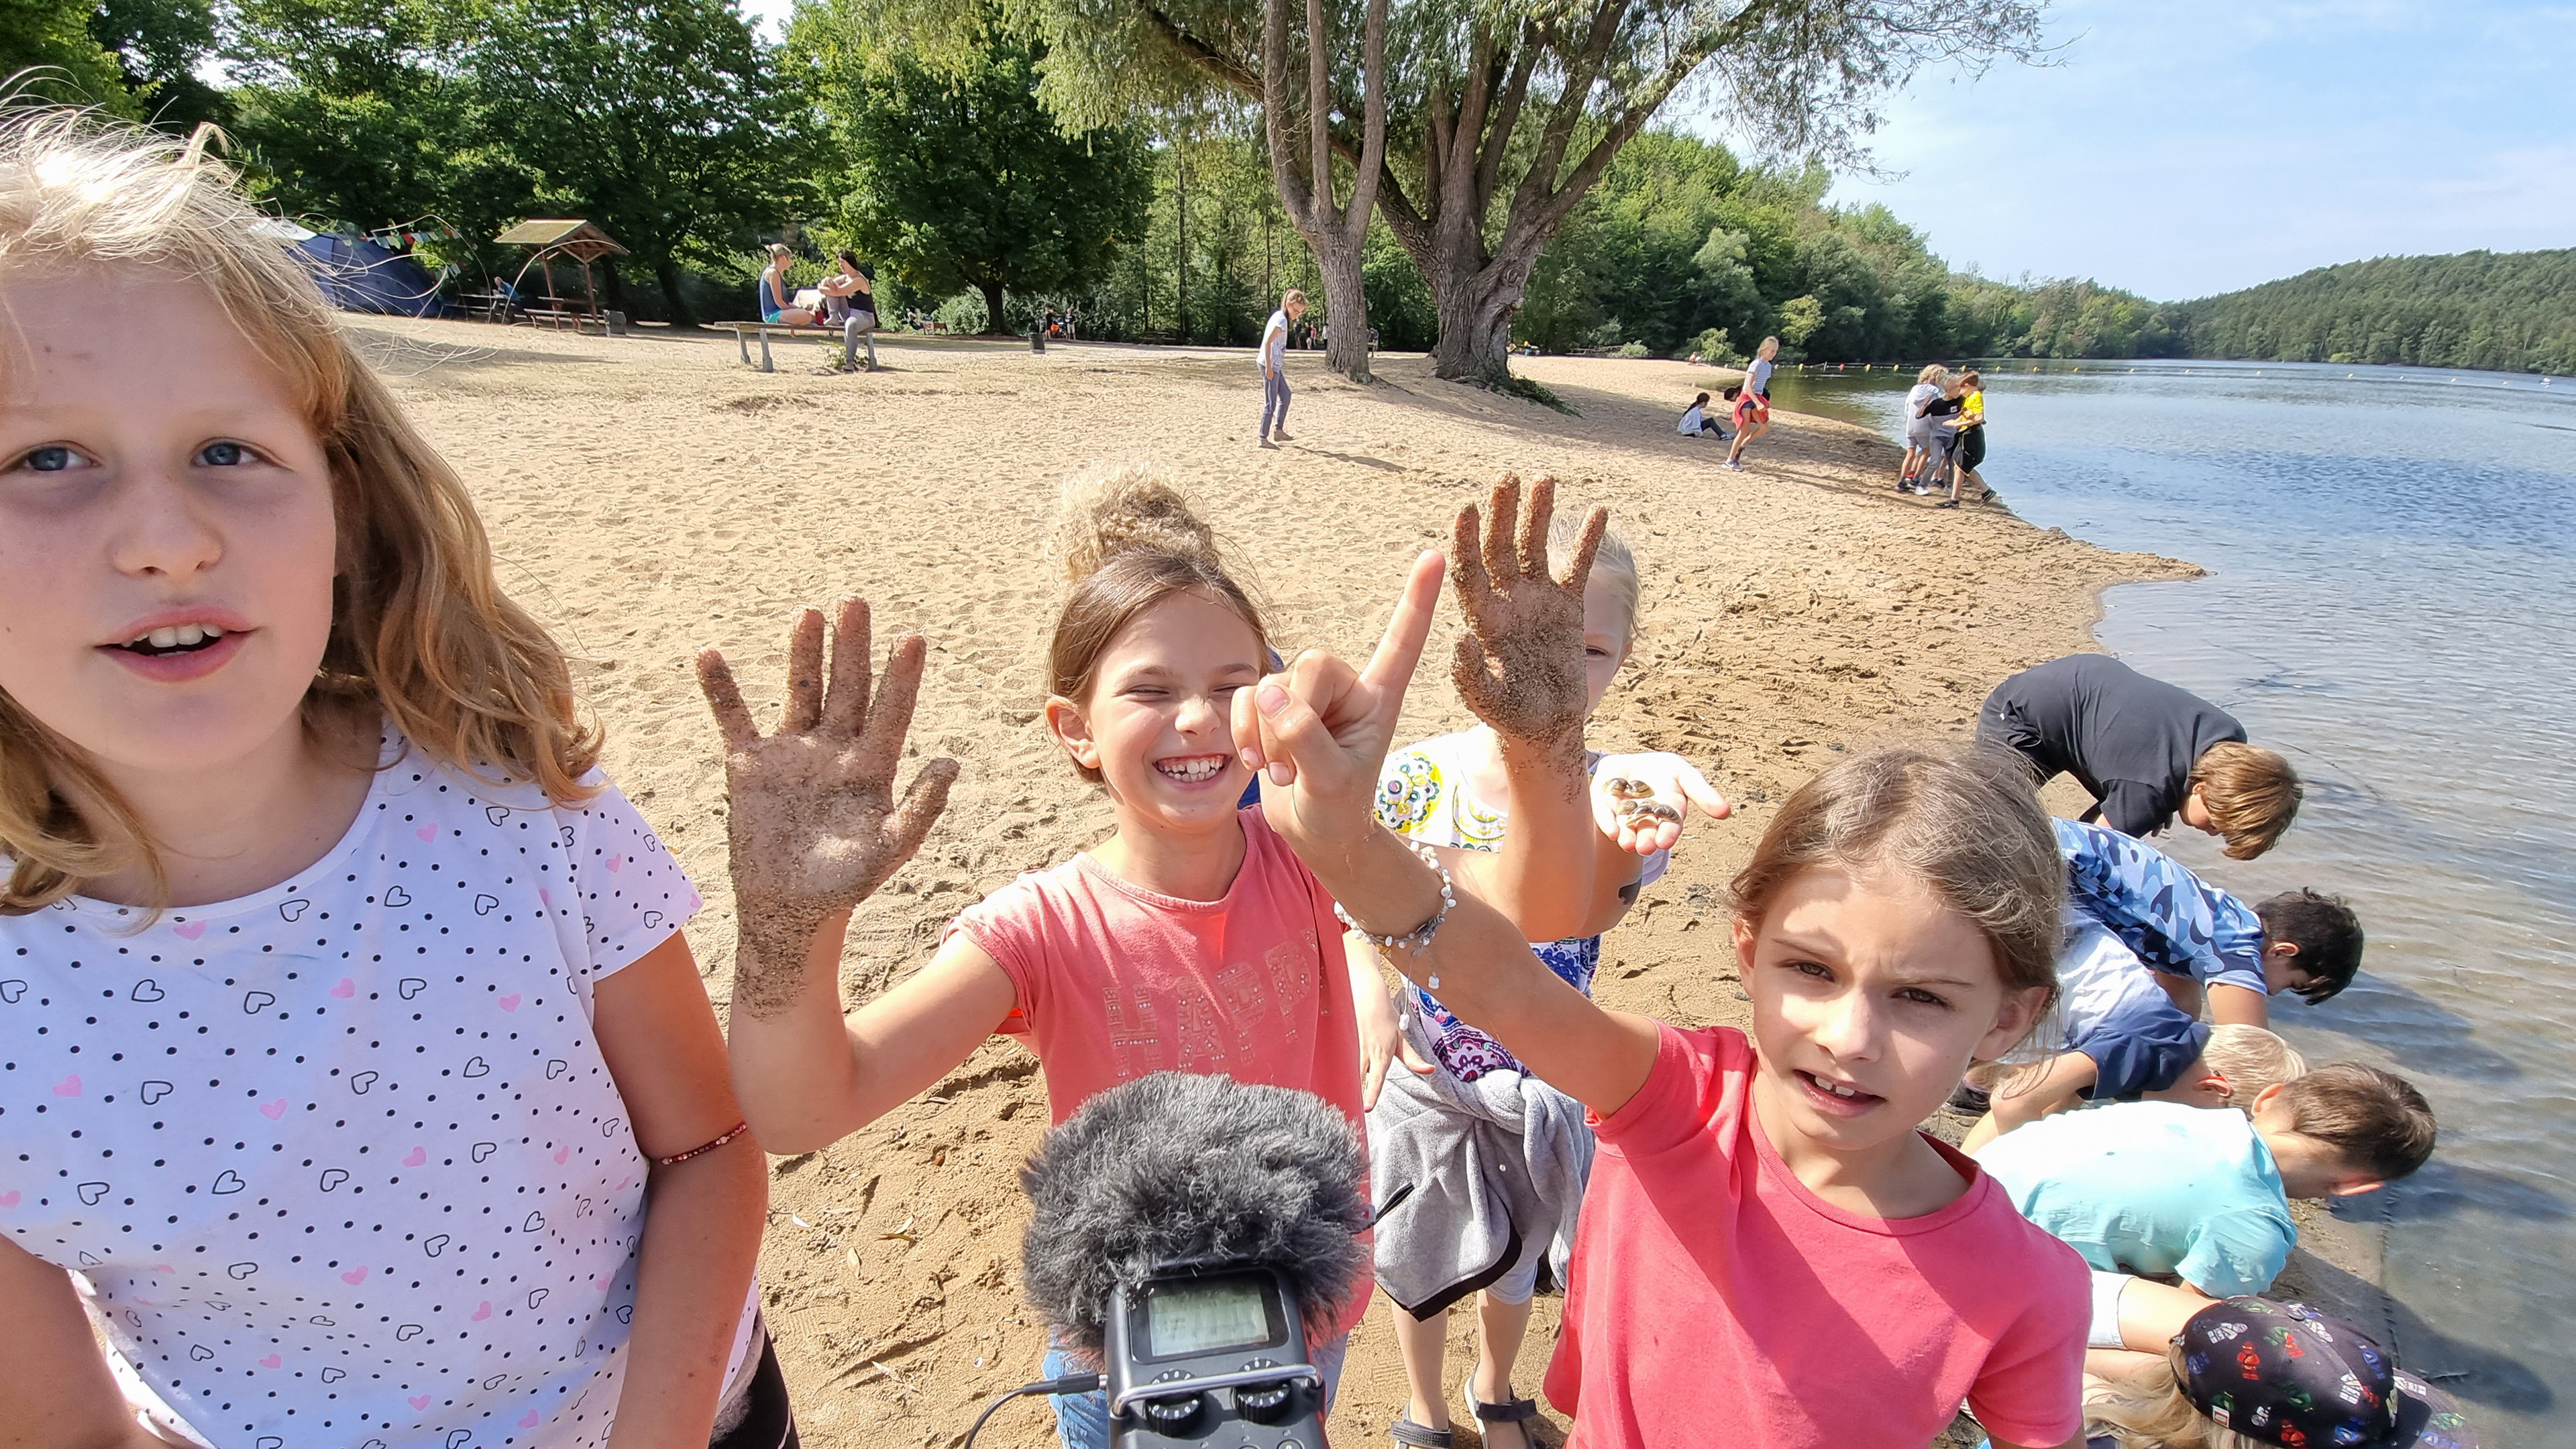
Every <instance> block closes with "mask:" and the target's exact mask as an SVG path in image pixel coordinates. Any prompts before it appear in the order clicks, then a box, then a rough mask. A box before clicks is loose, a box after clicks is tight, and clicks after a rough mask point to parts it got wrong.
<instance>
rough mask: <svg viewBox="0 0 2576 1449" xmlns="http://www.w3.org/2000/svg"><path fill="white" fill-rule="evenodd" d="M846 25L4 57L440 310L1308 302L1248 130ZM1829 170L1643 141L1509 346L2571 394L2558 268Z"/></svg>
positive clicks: (1234, 326) (1414, 334)
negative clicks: (234, 165)
mask: <svg viewBox="0 0 2576 1449" xmlns="http://www.w3.org/2000/svg"><path fill="white" fill-rule="evenodd" d="M834 17H835V11H834V7H833V6H831V5H829V4H821V3H817V4H810V5H808V6H806V7H804V8H802V9H800V11H799V14H798V17H797V21H796V23H795V26H794V27H793V28H792V29H791V33H790V36H789V38H788V41H787V43H786V44H783V45H774V46H773V45H769V44H766V43H764V42H763V41H761V40H760V39H759V38H758V36H757V35H756V34H755V33H754V32H753V31H752V29H751V28H750V26H749V25H748V24H747V23H746V22H745V21H744V19H743V17H742V16H741V14H740V13H739V11H738V10H737V9H735V7H734V6H733V5H732V4H731V3H729V0H640V3H626V4H616V3H609V0H235V3H231V4H225V5H221V6H218V5H216V4H214V3H212V0H105V3H103V4H97V5H84V4H78V3H73V0H22V3H19V4H15V5H12V6H10V7H8V9H7V11H6V12H5V13H0V67H5V68H7V69H10V70H15V69H17V68H19V67H20V66H22V65H26V64H30V63H43V64H47V65H50V66H52V67H53V68H54V71H53V74H54V75H55V76H56V77H57V81H56V84H57V85H58V86H60V87H62V88H64V89H66V90H68V91H69V92H71V93H75V94H79V95H84V96H91V97H97V96H101V95H104V96H105V97H106V98H107V101H108V104H109V106H110V108H111V109H116V110H121V111H123V112H125V113H126V114H130V115H135V116H138V117H145V118H148V119H150V120H151V121H152V122H153V123H155V124H158V125H161V126H164V127H166V128H170V129H173V130H180V131H184V130H186V129H188V128H189V127H191V126H193V125H194V124H195V123H196V122H197V121H200V120H212V121H215V122H217V123H219V124H221V125H223V126H224V127H225V128H226V130H227V131H228V133H229V135H230V136H231V138H232V142H233V150H232V154H233V156H234V158H235V160H236V161H237V162H239V163H240V164H242V165H243V166H244V168H245V170H246V171H247V173H248V175H249V178H250V181H251V183H252V185H253V186H254V187H255V188H256V189H258V190H259V191H260V192H261V193H262V194H263V196H264V197H265V199H267V200H268V201H269V202H271V203H272V204H273V205H274V206H275V207H276V208H277V209H278V210H279V211H281V212H282V213H284V214H286V215H288V216H292V217H296V218H298V219H300V220H303V221H304V222H305V223H306V224H307V225H311V226H314V227H315V228H316V229H325V230H338V231H349V232H377V233H382V232H385V231H388V230H396V231H402V232H407V233H408V234H409V235H410V237H411V238H412V240H413V242H414V244H416V245H417V246H418V247H419V249H420V250H421V251H422V253H423V254H424V258H425V259H426V260H428V261H431V262H433V263H435V264H443V265H445V266H448V267H450V268H452V269H453V275H454V278H455V285H456V286H457V287H458V289H459V290H481V289H483V287H484V286H485V285H486V278H487V277H488V276H490V275H491V274H493V273H496V272H497V273H500V274H502V275H508V274H509V272H510V271H511V269H512V268H514V267H516V266H517V265H518V264H519V261H520V257H519V254H517V253H514V252H512V251H510V250H509V249H506V248H499V247H495V246H493V245H491V244H490V243H489V241H488V238H490V237H491V236H493V235H495V234H497V233H498V231H500V230H501V229H502V228H503V227H505V226H507V225H508V224H509V223H511V222H513V221H516V220H518V219H520V218H522V217H525V216H530V215H580V216H587V217H589V218H591V219H593V220H595V221H598V222H599V223H600V224H601V225H602V226H604V227H606V228H607V229H608V230H609V231H610V232H611V233H612V234H614V235H616V236H618V237H619V238H620V239H621V240H623V241H625V242H626V243H627V244H628V245H629V246H630V247H632V248H633V249H634V254H633V255H632V256H630V257H628V258H625V259H622V261H621V262H616V263H612V264H611V265H610V266H609V268H608V275H607V288H608V292H609V294H610V298H611V301H612V305H618V306H620V307H622V309H623V310H626V311H628V312H630V313H631V314H634V315H636V316H639V317H645V318H656V319H666V320H678V321H686V320H692V319H696V318H712V317H731V316H739V315H745V314H746V313H747V311H748V306H749V297H750V291H751V285H752V278H753V277H754V276H755V275H756V274H757V272H758V269H759V266H760V261H761V258H760V248H761V247H762V246H763V245H764V244H765V243H767V242H769V241H772V240H780V239H783V240H786V241H788V242H789V243H790V244H791V245H792V246H794V247H795V248H796V250H797V251H798V253H799V256H800V258H801V260H800V262H799V267H798V275H797V278H796V279H797V280H799V281H805V280H810V279H811V278H812V277H814V276H818V275H819V274H820V273H821V272H822V270H823V269H824V260H825V258H826V256H827V255H828V253H829V251H830V250H831V249H833V248H836V247H840V246H852V247H855V248H856V249H858V250H859V251H860V252H861V253H862V255H863V256H865V257H866V258H867V260H869V261H870V262H871V263H873V264H875V266H876V268H877V270H878V273H879V276H880V280H881V283H882V284H883V285H884V287H885V289H886V292H885V297H884V300H885V301H886V303H887V304H888V309H887V310H888V311H889V313H890V315H895V316H902V315H905V313H907V312H909V311H912V310H916V309H917V310H918V312H919V313H920V314H922V315H925V316H934V315H935V316H937V317H939V318H940V319H941V320H942V321H944V322H946V323H947V324H948V325H949V326H951V327H953V328H957V329H960V330H972V329H977V328H982V327H984V326H986V325H988V322H989V320H990V312H991V310H992V305H993V302H994V300H995V299H997V298H998V299H1000V302H1001V307H1002V311H1003V314H1004V315H1003V317H1002V318H1001V319H1000V320H1001V325H1002V326H1003V327H1005V328H1008V329H1010V330H1014V331H1024V330H1026V329H1027V327H1028V326H1029V325H1030V323H1031V321H1032V320H1033V319H1034V318H1035V317H1036V316H1037V315H1038V314H1039V313H1041V312H1042V311H1043V310H1045V309H1047V308H1050V307H1052V308H1054V309H1057V310H1058V311H1066V312H1071V313H1073V314H1074V315H1076V316H1077V317H1079V318H1080V321H1081V326H1082V329H1083V332H1084V334H1085V335H1087V336H1092V337H1099V338H1107V339H1146V338H1151V339H1158V340H1159V339H1170V340H1186V341H1191V342H1199V343H1219V344H1242V345H1249V344H1250V343H1251V342H1252V341H1253V340H1254V339H1255V338H1256V337H1257V336H1258V334H1259V330H1260V326H1261V323H1262V320H1263V319H1264V318H1265V317H1267V315H1268V313H1269V310H1270V308H1271V306H1273V305H1274V304H1275V299H1276V297H1277V295H1278V294H1279V292H1280V291H1282V290H1284V289H1285V288H1287V287H1290V286H1302V287H1305V288H1307V289H1309V290H1310V291H1312V292H1314V293H1315V296H1316V301H1317V302H1318V303H1319V304H1320V302H1321V301H1322V292H1321V289H1320V277H1319V274H1318V269H1317V266H1316V263H1315V259H1314V257H1313V254H1312V253H1311V252H1310V251H1309V249H1308V246H1307V243H1306V241H1305V240H1304V238H1303V237H1301V236H1300V235H1299V233H1298V231H1297V229H1296V228H1295V227H1294V226H1292V225H1290V223H1289V220H1288V218H1287V215H1286V213H1285V212H1284V210H1283V209H1282V207H1281V204H1280V200H1279V193H1278V189H1277V185H1276V182H1275V178H1274V175H1273V172H1272V167H1271V161H1270V157H1269V154H1268V152H1267V150H1266V148H1265V146H1264V145H1263V142H1262V138H1261V134H1260V130H1259V118H1258V112H1257V110H1255V109H1254V108H1251V107H1248V106H1225V105H1215V106H1207V105H1201V106H1193V107H1187V108H1172V109H1169V110H1162V111H1156V110H1151V109H1148V110H1144V111H1139V112H1137V113H1135V114H1133V115H1131V116H1129V118H1128V119H1126V120H1124V121H1121V122H1118V123H1116V124H1111V125H1104V126H1098V127H1093V128H1091V129H1089V130H1084V131H1075V132H1067V131H1066V130H1065V129H1064V128H1063V125H1062V122H1061V120H1060V118H1059V117H1057V116H1056V115H1054V114H1053V113H1051V112H1050V111H1049V110H1048V109H1047V108H1046V107H1045V106H1044V105H1043V104H1042V100H1041V95H1040V90H1041V86H1042V84H1043V77H1044V74H1045V71H1046V53H1045V50H1044V48H1043V46H1042V45H1040V44H1037V43H1034V42H1029V41H1025V40H1012V39H1009V38H1007V37H999V36H996V37H993V38H990V39H988V40H987V41H986V42H985V43H984V45H983V48H982V51H981V52H980V53H979V54H978V55H977V56H976V57H975V58H974V61H973V63H972V65H971V66H969V67H967V68H966V69H965V70H963V71H960V70H956V69H954V68H952V69H950V70H947V71H942V72H939V73H937V74H932V73H929V72H924V71H922V70H921V69H920V68H919V67H917V66H916V67H909V68H907V67H906V66H905V65H903V64H900V63H898V64H895V65H891V66H889V65H887V64H885V63H883V56H882V54H881V53H879V54H876V55H865V54H859V53H856V52H854V50H853V49H852V47H851V46H850V45H849V44H848V43H847V39H846V33H845V31H846V27H843V28H837V29H836V28H835V21H834ZM209 77H216V78H219V79H220V81H221V83H219V84H218V83H210V80H209ZM1831 182H1832V177H1831V174H1830V173H1829V172H1828V171H1827V170H1826V168H1825V167H1823V166H1822V165H1820V164H1815V163H1809V164H1807V165H1806V166H1804V167H1800V168H1784V167H1780V166H1758V165H1747V164H1745V163H1744V162H1743V161H1742V160H1740V159H1739V158H1738V157H1736V156H1735V155H1733V154H1732V153H1731V152H1730V151H1729V150H1728V149H1727V148H1726V147H1724V146H1722V145H1719V144H1717V143H1714V142H1711V141H1708V140H1705V139H1702V138H1699V137H1696V136H1693V135H1690V134H1687V133H1685V132H1683V131H1681V130H1678V129H1674V128H1671V127H1669V126H1662V127H1653V128H1649V129H1647V130H1646V131H1644V132H1643V133H1642V134H1641V135H1639V136H1638V137H1637V138H1636V139H1635V140H1634V141H1632V142H1630V143H1629V144H1628V145H1627V146H1626V147H1625V148H1624V149H1622V150H1621V151H1620V152H1619V153H1618V155H1617V156H1616V158H1615V159H1614V160H1613V161H1612V162H1611V163H1610V165H1609V166H1608V168H1607V170H1606V171H1605V172H1604V173H1603V174H1602V175H1601V177H1600V179H1599V181H1598V183H1597V184H1595V185H1594V186H1593V187H1592V188H1591V189H1590V190H1589V191H1588V192H1586V193H1585V194H1584V195H1583V196H1582V198H1581V200H1580V201H1579V203H1578V204H1576V205H1575V206H1574V207H1573V208H1572V209H1571V210H1570V211H1569V212H1568V213H1567V214H1566V216H1565V217H1564V219H1563V220H1562V221H1561V222H1560V223H1558V225H1557V226H1556V228H1555V231H1554V234H1553V235H1552V236H1551V237H1550V238H1549V239H1548V241H1547V243H1546V246H1545V248H1544V250H1543V252H1542V253H1541V255H1540V259H1539V261H1538V264H1537V266H1536V269H1535V271H1534V272H1533V273H1532V275H1531V277H1530V280H1529V283H1528V287H1527V290H1526V293H1525V295H1524V296H1523V298H1522V301H1521V306H1520V309H1519V311H1518V312H1517V314H1515V315H1514V317H1513V319H1512V327H1511V331H1512V338H1513V341H1514V343H1515V344H1516V345H1523V346H1531V347H1535V348H1537V349H1538V350H1540V351H1544V352H1574V351H1598V352H1610V353H1616V354H1624V355H1630V356H1654V357H1678V356H1698V357H1703V358H1706V359H1708V360H1711V361H1733V360H1735V359H1737V358H1739V357H1740V356H1742V355H1743V354H1744V353H1746V352H1748V351H1750V350H1751V347H1752V345H1753V343H1754V342H1755V341H1756V340H1758V339H1759V338H1761V337H1762V336H1764V335H1767V334H1777V335H1779V336H1780V337H1781V338H1782V339H1783V341H1784V343H1785V344H1786V346H1785V349H1784V354H1783V355H1784V356H1785V357H1787V358H1789V359H1791V360H1799V359H1804V360H1808V361H1815V362H1826V363H1832V362H1855V363H1857V362H1878V363H1886V362H1917V361H1922V360H1928V359H1955V358H1962V357H1999V356H2022V357H2038V358H2119V357H2199V358H2243V359H2254V360H2280V361H2316V362H2343V363H2413V364H2421V365H2426V366H2437V367H2473V368H2495V369H2504V370H2536V371H2548V372H2576V250H2565V251H2550V252H2530V253H2520V254H2508V255H2499V254H2493V253H2487V252H2471V253H2464V254H2460V255H2455V256H2445V257H2409V258H2380V259H2377V260H2372V261H2365V262H2353V263H2348V264H2344V265H2340V266H2333V267H2324V268H2319V269H2316V270H2314V271H2310V272H2307V273H2303V274H2301V275H2299V276H2296V277H2291V278H2286V279H2283V280H2280V281H2276V282H2270V283H2265V284H2263V285H2261V286H2257V287H2252V288H2247V289H2245V290H2242V291H2238V292H2231V293H2227V294H2225V295H2222V296H2216V297H2208V298H2202V299H2197V300H2193V301H2187V302H2174V303H2157V302H2152V301H2149V300H2147V299H2145V298H2142V297H2139V296H2137V295H2136V294H2134V293H2130V292H2126V291H2122V290H2120V289H2117V288H2113V287H2107V286H2104V285H2101V284H2100V283H2098V282H2094V281H2091V280H2077V279H2072V278H2062V279H2040V278H2030V277H2023V278H2019V279H2015V280H2009V281H2007V280H1998V279H1994V278H1988V277H1983V276H1979V275H1976V274H1973V273H1966V272H1960V271H1955V270H1953V269H1952V268H1950V267H1949V266H1948V265H1947V264H1946V263H1945V262H1944V261H1943V260H1942V259H1941V258H1940V257H1939V256H1938V255H1936V254H1935V253H1934V252H1933V251H1932V249H1931V246H1930V243H1929V240H1928V239H1927V238H1926V237H1924V236H1923V235H1922V234H1921V233H1919V232H1917V231H1915V230H1914V229H1913V228H1911V227H1909V226H1907V225H1906V224H1905V223H1904V222H1903V221H1901V220H1900V219H1899V218H1897V217H1896V216H1895V215H1893V214H1892V213H1890V212H1889V211H1888V210H1887V209H1886V208H1884V207H1881V206H1874V205H1873V206H1866V207H1845V206H1835V205H1832V204H1830V203H1828V202H1827V201H1826V199H1825V198H1826V195H1827V193H1828V191H1829V189H1830V186H1831ZM1499 210H1500V207H1499V204H1498V206H1497V211H1498V212H1499ZM1495 224H1497V225H1499V220H1497V222H1496V223H1495ZM1364 273H1365V288H1364V290H1365V295H1366V299H1367V303H1368V311H1369V322H1370V324H1371V325H1372V326H1373V327H1374V328H1375V329H1376V330H1377V331H1378V333H1379V335H1380V341H1381V344H1382V345H1383V346H1384V347H1386V348H1389V349H1394V350H1403V351H1414V350H1422V349H1427V348H1429V347H1430V346H1431V345H1432V343H1433V341H1434V339H1435V338H1436V336H1437V333H1438V327H1439V321H1438V316H1437V312H1436V310H1435V306H1434V300H1433V295H1432V292H1431V289H1430V288H1429V287H1428V286H1427V285H1426V284H1425V282H1424V279H1423V275H1422V273H1421V270H1420V269H1419V267H1418V266H1417V265H1416V263H1415V260H1414V259H1413V257H1411V256H1410V255H1408V254H1407V252H1406V251H1405V249H1404V248H1402V247H1400V246H1398V245H1397V244H1396V239H1395V237H1394V236H1393V235H1392V234H1391V233H1390V232H1389V231H1388V229H1387V227H1386V225H1385V224H1384V222H1383V221H1380V222H1379V223H1378V224H1376V225H1374V226H1373V227H1372V228H1371V229H1370V233H1369V238H1368V242H1367V244H1366V247H1365V265H1364ZM568 281H569V279H567V282H568Z"/></svg>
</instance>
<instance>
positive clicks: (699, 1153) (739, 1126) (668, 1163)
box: [653, 1122, 751, 1167]
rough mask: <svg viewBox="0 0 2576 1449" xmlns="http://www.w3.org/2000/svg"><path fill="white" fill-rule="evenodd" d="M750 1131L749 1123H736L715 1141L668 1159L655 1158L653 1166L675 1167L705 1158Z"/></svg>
mask: <svg viewBox="0 0 2576 1449" xmlns="http://www.w3.org/2000/svg"><path fill="white" fill-rule="evenodd" d="M750 1130H751V1124H750V1123H748V1122H736V1123H735V1124H733V1125H732V1126H731V1127H728V1128H726V1129H725V1130H724V1132H723V1133H722V1135H720V1136H718V1137H717V1138H716V1140H715V1141H713V1142H707V1143H701V1144H700V1145H698V1146H696V1147H692V1148H690V1149H689V1150H688V1151H686V1152H682V1153H677V1154H675V1155H673V1156H670V1157H656V1158H654V1159H653V1162H654V1165H655V1166H657V1167H677V1166H678V1165H680V1164H681V1163H683V1162H686V1161H688V1160H689V1159H690V1158H692V1157H704V1156H706V1155H707V1154H708V1153H710V1152H713V1151H715V1150H716V1149H717V1148H719V1147H722V1146H724V1145H725V1144H726V1143H728V1142H731V1141H732V1140H734V1139H735V1138H737V1137H740V1136H741V1135H742V1134H744V1133H745V1132H748V1131H750Z"/></svg>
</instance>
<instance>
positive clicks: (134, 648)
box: [114, 624, 224, 659]
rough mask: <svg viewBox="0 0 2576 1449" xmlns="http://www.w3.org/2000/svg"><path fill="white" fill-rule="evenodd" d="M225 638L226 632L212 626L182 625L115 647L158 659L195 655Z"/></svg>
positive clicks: (154, 631)
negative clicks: (174, 655) (176, 655)
mask: <svg viewBox="0 0 2576 1449" xmlns="http://www.w3.org/2000/svg"><path fill="white" fill-rule="evenodd" d="M223 637H224V631H223V630H221V629H218V628H215V627H214V626H213V625H210V624H180V625H177V626H175V627H165V628H160V629H155V630H153V631H152V632H151V633H149V634H145V635H141V636H139V637H137V638H133V639H128V640H126V641H125V642H124V643H122V644H119V645H116V646H114V647H116V648H118V649H122V650H124V651H126V652H127V653H129V654H140V655H142V656H143V657H144V658H146V659H158V658H161V657H162V656H163V655H166V654H194V653H196V652H197V651H198V650H200V649H204V648H207V647H209V646H211V645H212V644H214V642H215V641H216V640H218V639H221V638H223Z"/></svg>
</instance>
